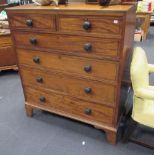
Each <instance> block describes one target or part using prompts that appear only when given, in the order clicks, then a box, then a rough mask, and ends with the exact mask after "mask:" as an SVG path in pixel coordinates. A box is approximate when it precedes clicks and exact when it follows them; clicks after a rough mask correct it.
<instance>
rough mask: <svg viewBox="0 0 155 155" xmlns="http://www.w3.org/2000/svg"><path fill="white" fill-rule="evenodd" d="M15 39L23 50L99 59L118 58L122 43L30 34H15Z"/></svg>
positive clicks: (97, 39)
mask: <svg viewBox="0 0 155 155" xmlns="http://www.w3.org/2000/svg"><path fill="white" fill-rule="evenodd" d="M14 38H15V44H16V46H17V47H22V48H23V47H24V48H30V49H40V48H41V49H49V50H50V51H51V50H55V51H59V52H62V51H63V52H65V53H72V54H80V55H81V56H89V57H95V56H98V57H99V58H104V57H113V58H116V57H119V54H120V41H119V40H117V39H101V38H93V37H82V36H70V35H59V34H38V33H28V32H14Z"/></svg>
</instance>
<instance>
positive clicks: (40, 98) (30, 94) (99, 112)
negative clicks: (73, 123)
mask: <svg viewBox="0 0 155 155" xmlns="http://www.w3.org/2000/svg"><path fill="white" fill-rule="evenodd" d="M25 92H26V101H27V102H28V103H29V104H31V105H34V106H37V107H38V106H39V107H40V108H43V109H45V110H46V109H47V110H48V111H53V112H55V113H61V114H62V115H67V116H68V117H70V116H71V117H74V118H76V119H79V120H83V121H84V120H85V121H91V122H96V123H107V124H112V118H113V113H114V112H113V109H112V108H109V107H106V106H103V105H99V104H95V103H91V102H86V101H81V100H77V99H75V98H70V97H67V96H60V95H57V94H54V93H51V92H49V91H45V90H44V91H43V90H41V91H40V90H34V89H32V88H28V87H26V89H25Z"/></svg>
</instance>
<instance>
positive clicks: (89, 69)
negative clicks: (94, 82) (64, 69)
mask: <svg viewBox="0 0 155 155" xmlns="http://www.w3.org/2000/svg"><path fill="white" fill-rule="evenodd" d="M91 70H92V66H91V65H86V66H84V71H86V72H90V71H91Z"/></svg>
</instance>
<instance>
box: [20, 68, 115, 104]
mask: <svg viewBox="0 0 155 155" xmlns="http://www.w3.org/2000/svg"><path fill="white" fill-rule="evenodd" d="M21 75H22V80H23V84H24V85H25V86H34V87H40V88H46V89H50V90H51V91H55V92H58V93H61V94H66V95H69V96H73V97H76V98H79V99H85V100H88V101H92V102H97V103H100V104H106V105H109V106H115V101H116V99H115V97H116V86H113V85H109V84H104V83H101V82H96V81H91V80H84V79H80V78H79V79H78V78H73V77H71V76H66V75H64V74H56V73H54V72H46V71H41V70H37V69H35V70H34V69H31V68H27V67H24V66H21Z"/></svg>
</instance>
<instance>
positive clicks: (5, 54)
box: [0, 46, 17, 67]
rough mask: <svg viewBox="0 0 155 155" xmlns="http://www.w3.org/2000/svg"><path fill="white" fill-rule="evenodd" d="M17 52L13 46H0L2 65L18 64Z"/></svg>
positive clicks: (0, 63) (0, 64)
mask: <svg viewBox="0 0 155 155" xmlns="http://www.w3.org/2000/svg"><path fill="white" fill-rule="evenodd" d="M16 64H17V61H16V54H15V52H14V49H13V47H12V46H6V47H0V67H3V66H11V65H16Z"/></svg>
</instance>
